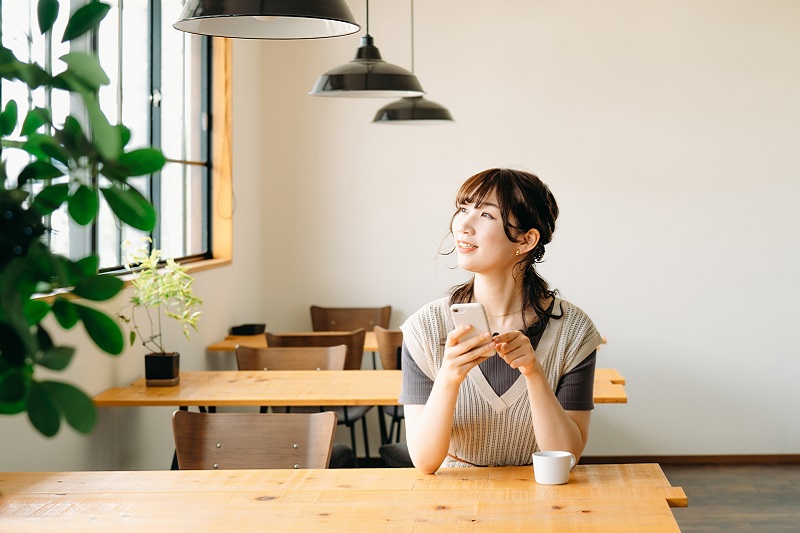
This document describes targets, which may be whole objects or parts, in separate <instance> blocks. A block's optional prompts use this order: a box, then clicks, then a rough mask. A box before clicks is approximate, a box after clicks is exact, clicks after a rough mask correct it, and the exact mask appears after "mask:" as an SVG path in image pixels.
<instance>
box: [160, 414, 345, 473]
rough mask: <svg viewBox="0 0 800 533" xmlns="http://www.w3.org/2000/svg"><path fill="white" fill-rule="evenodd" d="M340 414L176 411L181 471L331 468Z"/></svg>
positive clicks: (177, 443)
mask: <svg viewBox="0 0 800 533" xmlns="http://www.w3.org/2000/svg"><path fill="white" fill-rule="evenodd" d="M336 421H337V420H336V413H332V412H325V413H307V414H303V413H291V414H272V413H270V414H259V413H196V412H192V411H175V413H174V414H173V415H172V430H173V434H174V437H175V452H176V454H177V458H178V468H179V469H181V470H212V469H220V470H230V469H247V468H328V463H329V461H330V458H331V450H332V448H333V438H334V435H335V434H336Z"/></svg>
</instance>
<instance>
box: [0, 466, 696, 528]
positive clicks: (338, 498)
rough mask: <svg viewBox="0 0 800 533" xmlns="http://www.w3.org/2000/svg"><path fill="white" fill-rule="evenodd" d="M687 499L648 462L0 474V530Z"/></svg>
mask: <svg viewBox="0 0 800 533" xmlns="http://www.w3.org/2000/svg"><path fill="white" fill-rule="evenodd" d="M669 505H686V496H685V494H684V493H683V490H682V489H681V488H680V487H671V486H670V485H669V482H668V481H667V479H666V477H665V476H664V475H663V472H661V469H660V468H659V466H658V465H656V464H636V465H579V466H577V467H576V468H575V470H573V472H572V474H571V476H570V482H569V483H567V484H566V485H555V486H545V485H538V484H536V483H535V482H534V480H533V469H532V467H530V466H527V467H494V468H452V469H443V470H440V471H439V472H438V473H437V474H433V475H426V474H421V473H419V472H418V471H417V470H415V469H402V468H392V469H390V468H383V469H334V470H228V471H213V470H203V471H160V472H62V473H58V472H56V473H47V472H39V473H37V472H30V473H28V472H13V473H0V530H3V531H5V530H14V531H17V530H20V531H36V530H43V529H50V528H58V529H60V530H70V529H93V530H101V529H104V528H105V529H115V530H119V529H122V530H133V529H138V528H142V527H145V526H152V525H154V524H158V526H159V528H169V529H172V530H175V531H197V530H204V531H210V530H217V529H225V530H230V529H244V530H250V529H259V530H265V529H268V530H270V531H308V530H309V528H312V527H318V526H325V528H326V529H325V531H326V532H327V531H334V532H335V531H347V532H360V531H418V530H420V529H422V530H430V531H532V530H536V531H609V532H610V531H614V532H626V531H631V532H634V531H635V532H640V531H655V532H660V531H670V532H674V531H678V528H677V524H676V523H675V520H674V518H673V516H672V513H671V511H670V509H669Z"/></svg>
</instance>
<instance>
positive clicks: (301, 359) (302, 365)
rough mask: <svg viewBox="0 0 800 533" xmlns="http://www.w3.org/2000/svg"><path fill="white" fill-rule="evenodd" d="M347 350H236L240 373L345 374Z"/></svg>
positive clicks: (334, 348)
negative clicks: (330, 372)
mask: <svg viewBox="0 0 800 533" xmlns="http://www.w3.org/2000/svg"><path fill="white" fill-rule="evenodd" d="M346 357H347V346H346V345H344V344H339V345H338V346H313V347H302V348H301V347H296V348H285V347H277V346H276V347H268V348H251V347H249V346H237V347H236V364H237V365H238V367H239V370H344V362H345V359H346Z"/></svg>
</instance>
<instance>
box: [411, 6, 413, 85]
mask: <svg viewBox="0 0 800 533" xmlns="http://www.w3.org/2000/svg"><path fill="white" fill-rule="evenodd" d="M411 74H414V0H411Z"/></svg>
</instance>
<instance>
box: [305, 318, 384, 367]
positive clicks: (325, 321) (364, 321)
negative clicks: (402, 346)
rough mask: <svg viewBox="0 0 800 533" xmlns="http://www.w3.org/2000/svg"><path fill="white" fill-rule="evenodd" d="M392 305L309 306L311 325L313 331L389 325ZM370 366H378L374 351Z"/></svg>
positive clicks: (347, 329)
mask: <svg viewBox="0 0 800 533" xmlns="http://www.w3.org/2000/svg"><path fill="white" fill-rule="evenodd" d="M391 316H392V306H391V305H387V306H384V307H320V306H318V305H312V306H311V327H312V329H313V330H314V331H352V330H354V329H358V328H364V329H365V330H367V331H372V328H374V327H375V326H380V327H382V328H388V327H389V319H390V318H391ZM372 368H373V369H376V368H378V365H377V364H376V361H375V352H372Z"/></svg>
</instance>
